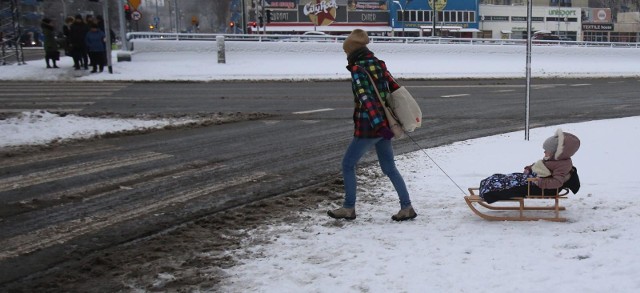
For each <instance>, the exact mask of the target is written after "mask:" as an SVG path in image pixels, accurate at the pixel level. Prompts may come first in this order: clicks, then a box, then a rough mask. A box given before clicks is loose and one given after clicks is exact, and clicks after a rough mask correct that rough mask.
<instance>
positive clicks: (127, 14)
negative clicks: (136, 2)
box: [124, 4, 131, 20]
mask: <svg viewBox="0 0 640 293" xmlns="http://www.w3.org/2000/svg"><path fill="white" fill-rule="evenodd" d="M124 18H126V19H127V20H131V6H129V4H125V5H124Z"/></svg>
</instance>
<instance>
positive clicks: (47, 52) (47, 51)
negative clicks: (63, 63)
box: [40, 18, 60, 68]
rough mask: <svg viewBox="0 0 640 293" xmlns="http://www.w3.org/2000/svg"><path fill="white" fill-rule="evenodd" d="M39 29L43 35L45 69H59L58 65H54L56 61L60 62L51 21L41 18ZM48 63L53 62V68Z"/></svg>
mask: <svg viewBox="0 0 640 293" xmlns="http://www.w3.org/2000/svg"><path fill="white" fill-rule="evenodd" d="M40 27H41V28H42V34H43V35H44V61H45V62H46V63H47V68H59V67H58V65H56V61H58V60H60V52H59V51H58V43H57V42H56V36H55V30H54V28H53V20H51V19H49V18H43V19H42V22H41V23H40ZM49 61H51V62H53V67H52V66H51V65H50V64H49Z"/></svg>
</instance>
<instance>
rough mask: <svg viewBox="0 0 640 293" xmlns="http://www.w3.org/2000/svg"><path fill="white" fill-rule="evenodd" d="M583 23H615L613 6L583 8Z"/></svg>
mask: <svg viewBox="0 0 640 293" xmlns="http://www.w3.org/2000/svg"><path fill="white" fill-rule="evenodd" d="M582 23H609V24H610V23H613V21H612V19H611V8H583V9H582Z"/></svg>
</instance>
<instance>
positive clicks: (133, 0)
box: [129, 0, 142, 10]
mask: <svg viewBox="0 0 640 293" xmlns="http://www.w3.org/2000/svg"><path fill="white" fill-rule="evenodd" d="M140 2H142V0H129V4H131V6H133V9H134V10H138V6H140Z"/></svg>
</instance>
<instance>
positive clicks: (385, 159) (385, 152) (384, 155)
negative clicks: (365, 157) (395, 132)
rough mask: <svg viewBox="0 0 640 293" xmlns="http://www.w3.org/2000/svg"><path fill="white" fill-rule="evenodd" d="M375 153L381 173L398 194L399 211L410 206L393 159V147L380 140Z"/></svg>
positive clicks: (388, 141)
mask: <svg viewBox="0 0 640 293" xmlns="http://www.w3.org/2000/svg"><path fill="white" fill-rule="evenodd" d="M376 153H377V154H378V162H380V168H382V173H384V174H385V175H387V177H389V179H390V180H391V183H392V184H393V187H394V188H395V189H396V192H397V193H398V198H399V199H400V209H405V208H408V207H410V206H411V198H410V197H409V191H408V190H407V185H406V184H405V183H404V179H402V175H400V172H399V171H398V168H396V163H395V161H394V158H393V146H392V145H391V141H390V140H386V139H382V140H380V141H379V142H378V143H376Z"/></svg>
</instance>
